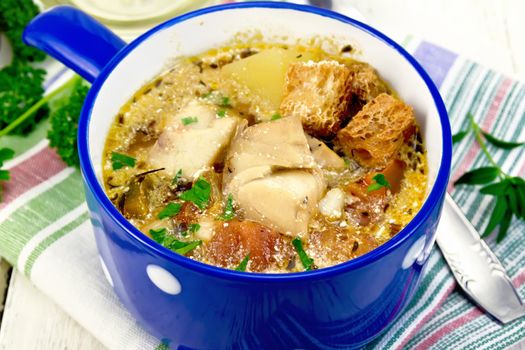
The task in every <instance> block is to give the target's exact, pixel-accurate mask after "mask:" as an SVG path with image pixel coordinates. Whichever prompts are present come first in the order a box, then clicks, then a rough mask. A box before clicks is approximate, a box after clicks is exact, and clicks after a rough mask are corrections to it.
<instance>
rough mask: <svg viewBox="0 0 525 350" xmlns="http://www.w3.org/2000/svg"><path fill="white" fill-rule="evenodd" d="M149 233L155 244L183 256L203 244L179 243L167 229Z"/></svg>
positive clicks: (200, 242) (198, 242)
mask: <svg viewBox="0 0 525 350" xmlns="http://www.w3.org/2000/svg"><path fill="white" fill-rule="evenodd" d="M149 233H150V235H151V237H152V238H153V240H154V241H155V242H157V243H159V244H161V245H163V246H164V247H166V248H168V249H171V250H173V251H174V252H175V253H178V254H181V255H184V254H186V253H188V252H189V251H191V250H193V249H195V248H196V247H198V246H199V245H200V244H202V241H190V242H183V241H179V240H177V239H175V238H174V237H173V236H171V235H169V234H168V230H166V229H165V228H161V229H158V230H149Z"/></svg>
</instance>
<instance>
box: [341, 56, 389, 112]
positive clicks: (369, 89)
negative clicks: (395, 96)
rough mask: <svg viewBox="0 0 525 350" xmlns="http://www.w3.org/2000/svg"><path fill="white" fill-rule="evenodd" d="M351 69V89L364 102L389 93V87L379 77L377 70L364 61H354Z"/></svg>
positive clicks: (350, 66)
mask: <svg viewBox="0 0 525 350" xmlns="http://www.w3.org/2000/svg"><path fill="white" fill-rule="evenodd" d="M348 68H349V69H350V90H351V92H352V94H353V95H354V96H355V97H357V99H358V100H359V101H360V102H362V103H363V104H365V103H368V102H370V101H371V100H373V99H374V98H375V97H376V96H377V95H379V94H381V93H388V92H389V91H388V87H387V86H386V84H385V83H384V82H383V80H381V78H379V75H378V74H377V71H376V70H375V69H374V67H372V66H371V65H369V64H367V63H364V62H358V61H356V62H352V64H350V65H349V66H348Z"/></svg>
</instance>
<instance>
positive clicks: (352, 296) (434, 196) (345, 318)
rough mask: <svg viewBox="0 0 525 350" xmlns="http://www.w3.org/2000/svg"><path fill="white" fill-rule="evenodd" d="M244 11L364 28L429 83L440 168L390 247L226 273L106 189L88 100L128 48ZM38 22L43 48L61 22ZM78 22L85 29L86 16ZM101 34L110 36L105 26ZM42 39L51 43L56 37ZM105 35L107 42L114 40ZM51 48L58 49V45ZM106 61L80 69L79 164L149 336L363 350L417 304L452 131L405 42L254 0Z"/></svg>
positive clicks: (122, 282) (226, 344)
mask: <svg viewBox="0 0 525 350" xmlns="http://www.w3.org/2000/svg"><path fill="white" fill-rule="evenodd" d="M237 7H266V8H274V7H278V8H280V7H286V8H290V9H294V10H297V11H307V12H311V13H316V14H319V15H321V16H326V17H331V18H333V20H335V21H342V22H345V23H348V25H351V26H357V27H359V28H361V29H362V30H364V31H366V32H368V33H370V34H371V35H373V36H375V37H377V38H380V39H381V40H382V41H384V42H385V43H386V44H387V45H389V46H391V47H392V48H393V49H395V50H398V51H399V52H400V53H401V54H402V55H403V56H404V57H405V58H406V60H407V61H409V62H410V64H412V66H413V67H414V69H415V70H416V71H417V72H418V73H419V74H420V76H421V77H422V78H423V79H424V80H425V82H426V84H427V86H428V89H429V91H430V92H431V94H432V96H433V98H434V101H435V105H436V108H437V110H438V111H439V114H440V119H441V124H442V126H443V128H442V129H443V135H442V137H443V140H444V141H443V144H444V149H443V155H442V161H441V166H440V169H439V173H438V175H437V179H436V182H435V185H434V187H433V189H432V191H431V193H430V195H429V198H428V200H427V201H426V202H425V204H424V206H423V208H422V209H421V211H420V212H419V213H418V214H417V216H416V217H415V218H414V220H413V221H412V222H411V223H410V224H409V225H408V226H407V227H406V228H404V229H403V230H402V231H401V232H400V233H399V234H398V235H396V236H395V237H394V238H392V239H391V240H390V241H389V242H387V243H386V244H384V245H383V246H381V247H379V248H377V249H375V250H374V251H372V252H370V253H368V254H365V255H363V256H361V257H359V258H356V259H354V260H352V261H349V262H347V263H344V264H340V265H337V266H334V267H331V268H327V269H322V270H317V271H312V272H304V273H294V274H283V275H264V274H250V273H242V272H236V271H229V270H225V269H221V268H216V267H213V266H208V265H205V264H202V263H199V262H196V261H192V260H190V259H187V258H185V257H183V256H180V255H177V254H175V253H173V252H171V251H169V250H167V249H165V248H163V247H162V246H160V245H158V244H156V243H155V242H153V241H152V240H150V239H149V238H148V237H146V236H144V235H142V234H141V233H140V232H139V231H138V230H137V229H136V228H134V227H133V226H132V225H131V224H130V223H129V222H127V221H126V220H125V219H124V217H123V216H122V215H121V214H120V213H119V212H118V211H117V210H116V208H114V206H113V205H112V204H111V202H110V201H109V199H108V198H107V197H106V195H105V194H104V191H103V189H102V188H101V186H100V185H99V183H98V182H97V178H96V176H95V172H94V168H93V165H92V164H91V160H90V155H89V151H88V140H89V135H88V125H89V122H90V111H91V105H92V104H93V102H94V100H95V98H96V97H97V94H98V91H99V89H100V87H101V86H102V84H104V80H105V79H106V78H107V76H108V75H109V74H110V73H111V71H112V70H113V69H114V68H115V67H116V66H117V65H118V64H119V61H120V60H122V58H124V57H125V56H126V54H127V53H128V52H130V51H132V50H133V48H134V47H135V46H136V45H138V44H139V43H140V42H142V41H144V40H147V39H148V36H149V35H151V34H152V33H154V32H155V31H157V30H160V29H162V28H163V27H164V26H174V25H177V23H179V22H180V21H184V20H185V19H186V18H190V17H194V16H199V15H200V14H202V13H207V12H210V11H224V10H228V9H230V8H237ZM71 11H73V12H74V13H75V16H77V17H78V16H81V17H82V15H79V14H78V11H77V10H73V9H71V8H62V9H58V12H57V11H55V12H54V16H55V17H56V16H58V17H59V18H65V17H68V16H69V17H71ZM45 15H46V14H44V15H43V16H45ZM47 15H48V16H51V15H50V14H47ZM83 16H85V15H83ZM77 17H76V18H77ZM49 18H52V17H49ZM82 18H84V17H82ZM40 21H43V22H42V23H44V24H45V25H42V26H40V27H39V25H38V23H35V24H32V25H30V27H28V30H27V31H26V38H25V40H26V42H29V43H32V44H33V45H36V46H39V47H43V46H44V45H42V44H41V43H39V42H38V38H42V36H43V35H42V33H41V31H45V32H46V33H49V31H52V30H53V29H52V28H55V27H54V25H52V24H49V23H46V22H45V21H46V18H45V17H44V18H42V19H40ZM53 21H54V22H56V21H57V19H56V18H55V19H53ZM80 22H82V23H83V24H82V25H81V26H86V23H87V22H89V21H88V20H86V19H83V20H82V21H80ZM42 23H41V24H42ZM76 23H79V21H78V20H77V21H76ZM31 26H32V27H31ZM87 26H88V27H90V28H92V27H97V26H99V25H98V24H93V23H88V24H87ZM42 28H44V29H42ZM97 31H104V29H101V28H99V27H97V28H95V29H94V30H91V31H90V33H91V34H92V33H95V36H96V32H97ZM62 32H63V30H57V33H55V37H56V36H58V35H63V33H62ZM104 33H105V35H107V31H106V32H104ZM91 34H90V35H91ZM76 38H77V39H78V35H77V36H76ZM109 39H111V40H109V42H110V44H109V46H110V47H112V49H113V50H114V51H117V50H118V49H120V47H121V46H122V45H123V44H122V43H121V42H119V41H118V40H115V39H114V38H111V36H110V37H109ZM42 40H43V41H46V42H47V43H49V39H42ZM53 40H56V41H60V40H62V41H64V39H63V38H62V39H56V38H55V39H53ZM90 40H93V38H92V37H91V39H90ZM100 40H102V41H103V42H105V43H106V44H107V43H108V38H107V37H106V38H102V39H100ZM51 41H52V40H51ZM66 41H67V40H66ZM77 41H78V40H77ZM75 45H79V46H81V44H79V43H78V42H77V43H76V44H75V43H69V46H73V49H72V51H73V52H77V51H79V50H80V49H78V50H75V49H74V46H75ZM44 49H46V51H48V52H53V50H55V51H61V49H60V48H58V49H57V48H56V45H48V47H45V48H44ZM66 56H67V57H61V59H62V60H63V61H64V62H65V63H66V64H68V65H69V66H71V67H73V68H74V69H76V70H77V71H78V70H81V69H79V67H78V65H79V64H80V63H79V62H77V59H76V58H75V57H77V56H75V54H73V55H69V56H68V55H66ZM105 59H106V58H100V59H97V58H95V59H94V61H95V64H94V65H93V66H95V67H96V66H103V68H100V69H102V71H101V72H98V71H97V69H94V70H93V69H92V70H89V69H84V74H83V75H84V76H85V77H86V78H88V79H90V80H94V84H93V86H92V88H91V90H90V93H89V96H88V98H87V100H86V102H85V106H84V109H83V113H82V116H81V121H80V124H79V152H80V158H81V168H82V173H83V178H84V184H85V192H86V198H87V203H88V206H89V210H90V212H91V218H92V222H93V226H94V228H95V236H96V241H97V245H98V249H99V252H100V255H101V258H102V260H103V264H104V265H105V268H106V269H107V273H108V274H109V279H110V280H111V282H110V283H112V284H113V287H114V290H115V292H116V294H117V295H118V297H119V298H120V299H121V300H122V302H123V303H124V305H125V306H126V307H127V308H128V310H129V311H130V312H131V313H132V314H133V316H134V317H135V318H136V319H137V320H138V321H139V322H140V323H141V324H142V325H143V326H144V327H145V328H146V329H147V330H148V331H149V332H151V333H152V334H153V335H155V336H157V337H158V338H159V339H164V340H165V341H167V342H169V343H170V344H171V346H172V347H173V348H185V349H186V348H190V349H229V348H234V349H237V348H238V349H241V348H242V349H245V348H247V349H252V348H253V349H261V348H262V349H292V348H305V349H314V348H315V349H316V348H323V349H330V348H334V349H335V348H337V349H341V348H358V347H361V346H363V345H364V344H366V343H368V342H369V341H371V340H372V339H373V338H375V337H377V336H378V335H379V334H380V333H381V332H382V331H383V330H384V329H385V328H386V327H388V326H389V325H390V324H391V323H392V321H393V320H394V319H395V318H396V317H397V316H398V315H399V314H400V312H401V311H402V310H403V308H404V307H405V306H406V305H407V304H408V303H409V302H410V300H411V298H412V296H413V294H414V292H415V290H416V288H417V286H418V281H419V279H420V277H421V271H422V269H423V267H424V265H425V262H426V260H427V257H428V254H429V252H430V248H431V247H432V245H433V242H434V238H435V237H434V236H435V232H436V226H437V223H438V220H439V216H440V212H441V206H442V203H443V200H444V194H445V190H446V186H447V182H448V177H449V171H450V158H451V142H450V139H451V135H450V126H449V123H448V117H447V113H446V110H445V107H444V105H443V102H442V100H441V98H440V96H439V93H438V91H437V89H436V87H435V86H434V84H433V83H432V82H431V80H430V78H429V77H428V75H427V74H426V73H425V72H424V71H423V69H422V68H421V67H420V66H419V64H417V62H415V60H414V59H413V58H412V57H411V56H410V55H409V54H408V53H406V52H405V51H404V50H403V49H402V48H401V47H399V46H398V45H397V44H395V43H394V42H393V41H392V40H390V39H388V38H387V37H385V36H384V35H382V34H381V33H379V32H377V31H376V30H374V29H373V28H370V27H368V26H366V25H364V24H362V23H359V22H357V21H354V20H352V19H349V18H347V17H344V16H342V15H339V14H335V13H332V12H329V11H325V10H321V9H317V8H312V7H305V6H298V5H292V4H283V3H272V2H267V3H265V2H261V3H258V2H257V3H242V4H230V5H222V6H218V7H214V8H209V9H203V10H200V11H196V12H193V13H190V14H187V15H184V16H182V17H178V18H175V19H173V20H171V21H168V22H166V23H165V24H162V25H161V26H159V27H157V28H155V29H153V30H152V31H150V32H148V33H146V34H145V35H143V36H142V37H140V38H139V39H137V40H136V41H135V42H133V43H131V44H129V45H127V46H125V47H124V48H123V49H122V50H120V51H119V52H118V54H116V56H115V57H113V59H112V60H111V61H110V62H109V63H107V62H105V61H104V60H105ZM79 61H82V60H81V59H79ZM151 270H155V271H157V272H158V271H160V275H162V276H161V277H162V278H161V277H159V278H160V279H164V280H166V281H168V282H169V283H168V285H165V288H164V290H162V289H161V288H159V287H158V285H159V283H155V281H153V280H155V278H152V274H151ZM158 275H159V273H157V274H156V276H157V277H158ZM161 285H162V283H161ZM166 291H167V292H166Z"/></svg>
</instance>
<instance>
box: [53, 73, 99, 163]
mask: <svg viewBox="0 0 525 350" xmlns="http://www.w3.org/2000/svg"><path fill="white" fill-rule="evenodd" d="M69 84H70V85H68V84H67V83H66V84H65V85H64V87H65V89H66V90H65V91H64V92H63V94H62V95H63V96H62V97H61V101H60V103H61V105H60V106H58V107H57V108H56V109H54V108H53V107H52V108H51V114H50V122H51V127H50V129H49V131H48V132H47V138H48V139H49V145H50V146H51V147H54V148H56V150H57V153H58V155H59V156H60V158H62V160H63V161H64V162H65V163H66V164H67V165H69V166H76V167H77V168H78V167H80V160H79V158H78V150H77V133H78V119H79V118H80V112H81V110H82V106H83V104H84V100H85V99H86V96H87V93H88V91H89V87H88V86H86V84H85V82H84V81H83V80H82V79H80V77H79V76H76V77H75V78H74V79H73V80H72V81H71V82H69ZM56 102H57V101H56V100H54V101H51V102H50V105H52V104H53V103H56Z"/></svg>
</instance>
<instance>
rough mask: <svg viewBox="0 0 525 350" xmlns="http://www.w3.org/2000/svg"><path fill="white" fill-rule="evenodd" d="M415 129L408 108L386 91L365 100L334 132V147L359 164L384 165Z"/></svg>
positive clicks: (369, 165)
mask: <svg viewBox="0 0 525 350" xmlns="http://www.w3.org/2000/svg"><path fill="white" fill-rule="evenodd" d="M415 130H416V123H415V118H414V112H413V110H412V107H410V106H408V105H406V104H405V103H403V102H401V101H399V100H397V99H395V98H394V97H392V96H390V95H387V94H380V95H378V96H377V97H376V98H374V99H373V100H372V101H370V102H369V103H367V104H366V105H365V106H364V107H363V109H362V110H361V111H359V113H357V114H356V115H355V116H354V117H353V118H352V120H351V121H350V123H348V125H347V126H346V127H345V128H343V129H341V130H340V131H339V132H338V133H337V140H336V141H337V143H338V146H339V147H341V148H342V149H343V151H344V152H345V154H346V155H348V156H350V157H353V158H354V159H355V160H356V161H357V162H358V163H359V164H361V165H362V166H366V167H371V168H379V167H384V166H385V165H386V164H387V162H388V161H389V160H391V159H392V158H393V157H395V156H396V154H397V152H398V151H399V148H400V147H401V145H402V144H403V143H404V142H405V141H406V140H408V138H409V137H410V136H411V135H412V134H413V133H414V131H415Z"/></svg>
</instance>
